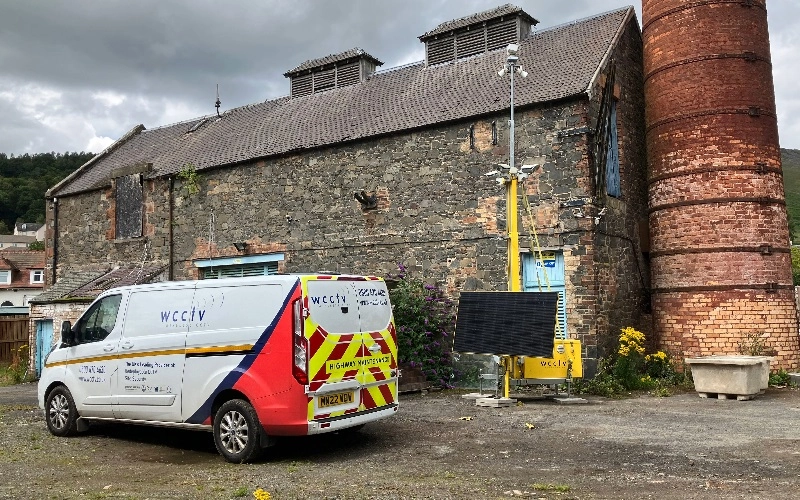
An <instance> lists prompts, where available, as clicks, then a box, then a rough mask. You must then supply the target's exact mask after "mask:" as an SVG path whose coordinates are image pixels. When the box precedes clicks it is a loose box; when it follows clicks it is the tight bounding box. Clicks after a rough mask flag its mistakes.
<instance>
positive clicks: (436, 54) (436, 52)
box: [426, 36, 455, 64]
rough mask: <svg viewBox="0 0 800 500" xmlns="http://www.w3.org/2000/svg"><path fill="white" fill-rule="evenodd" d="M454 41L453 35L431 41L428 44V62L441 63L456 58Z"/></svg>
mask: <svg viewBox="0 0 800 500" xmlns="http://www.w3.org/2000/svg"><path fill="white" fill-rule="evenodd" d="M453 42H454V38H453V37H452V36H450V37H447V38H441V39H439V40H431V41H429V42H428V43H427V44H426V50H427V53H428V64H439V63H443V62H447V61H452V60H453V59H455V49H454V46H453Z"/></svg>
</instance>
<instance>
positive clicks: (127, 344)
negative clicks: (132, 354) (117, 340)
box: [120, 342, 133, 349]
mask: <svg viewBox="0 0 800 500" xmlns="http://www.w3.org/2000/svg"><path fill="white" fill-rule="evenodd" d="M120 347H121V348H123V349H133V342H123V343H122V344H121V345H120Z"/></svg>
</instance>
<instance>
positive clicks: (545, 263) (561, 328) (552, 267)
mask: <svg viewBox="0 0 800 500" xmlns="http://www.w3.org/2000/svg"><path fill="white" fill-rule="evenodd" d="M541 255H542V258H541V259H539V255H538V252H537V253H528V254H525V255H524V256H523V259H522V285H523V290H524V291H526V292H558V317H557V318H556V319H557V321H556V332H555V334H556V338H557V339H566V338H567V297H566V287H565V281H564V254H563V253H561V252H556V251H552V250H543V251H542V254H541ZM548 285H549V287H548Z"/></svg>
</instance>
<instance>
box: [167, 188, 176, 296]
mask: <svg viewBox="0 0 800 500" xmlns="http://www.w3.org/2000/svg"><path fill="white" fill-rule="evenodd" d="M174 190H175V178H174V177H170V178H169V217H168V218H167V224H168V225H169V236H168V238H169V242H168V246H169V278H168V279H169V280H170V281H172V280H174V279H175V270H174V269H173V266H172V262H173V259H174V257H175V249H174V248H173V243H172V240H173V231H172V226H173V224H172V215H173V213H174V211H175V203H174V201H173V196H172V195H173V192H174Z"/></svg>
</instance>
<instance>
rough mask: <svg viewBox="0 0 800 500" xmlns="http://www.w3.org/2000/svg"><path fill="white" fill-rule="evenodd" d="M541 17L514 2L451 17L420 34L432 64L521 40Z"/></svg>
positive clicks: (479, 52)
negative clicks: (453, 18)
mask: <svg viewBox="0 0 800 500" xmlns="http://www.w3.org/2000/svg"><path fill="white" fill-rule="evenodd" d="M536 23H538V21H537V20H536V19H534V18H532V17H531V16H529V15H528V14H526V13H525V11H523V10H522V9H520V8H519V7H516V6H514V5H511V4H506V5H502V6H500V7H497V8H496V9H492V10H487V11H485V12H479V13H477V14H473V15H471V16H467V17H463V18H461V19H456V20H453V21H448V22H446V23H442V24H440V25H439V26H437V27H436V28H435V29H434V30H432V31H429V32H427V33H425V34H424V35H422V36H420V37H419V39H420V41H421V42H424V43H425V55H426V57H427V59H426V62H427V64H429V65H432V64H441V63H445V62H450V61H455V60H456V59H461V58H463V57H470V56H474V55H478V54H482V53H484V52H487V51H489V50H495V49H499V48H503V47H506V46H507V45H508V44H510V43H519V41H520V40H522V39H524V38H527V37H528V36H529V35H530V32H531V28H532V27H533V26H534V25H536Z"/></svg>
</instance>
